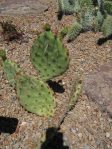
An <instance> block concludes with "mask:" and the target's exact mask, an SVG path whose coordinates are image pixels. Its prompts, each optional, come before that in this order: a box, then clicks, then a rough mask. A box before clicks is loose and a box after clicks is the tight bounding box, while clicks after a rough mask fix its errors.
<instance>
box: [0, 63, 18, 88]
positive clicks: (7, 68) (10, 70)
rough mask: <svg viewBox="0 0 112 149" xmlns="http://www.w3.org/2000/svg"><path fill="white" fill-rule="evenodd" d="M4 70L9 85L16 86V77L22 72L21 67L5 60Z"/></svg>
mask: <svg viewBox="0 0 112 149" xmlns="http://www.w3.org/2000/svg"><path fill="white" fill-rule="evenodd" d="M3 69H4V73H5V74H6V78H7V80H8V81H9V84H10V85H11V86H13V85H14V84H15V76H16V74H17V73H19V72H20V68H19V66H18V65H17V64H15V63H13V62H11V61H9V60H5V61H4V62H3Z"/></svg>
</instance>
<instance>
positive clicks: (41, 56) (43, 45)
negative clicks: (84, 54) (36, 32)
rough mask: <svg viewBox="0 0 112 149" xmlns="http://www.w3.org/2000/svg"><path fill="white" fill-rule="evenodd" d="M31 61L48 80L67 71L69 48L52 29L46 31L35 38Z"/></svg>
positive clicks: (42, 76) (43, 77)
mask: <svg viewBox="0 0 112 149" xmlns="http://www.w3.org/2000/svg"><path fill="white" fill-rule="evenodd" d="M31 61H32V63H33V65H34V67H35V68H36V69H37V71H38V72H39V74H40V77H41V78H42V79H43V80H45V81H47V80H49V79H51V78H53V77H56V76H58V75H60V74H62V73H63V72H65V71H66V69H67V68H68V65H69V56H68V51H67V49H66V48H65V47H64V46H63V44H62V42H61V41H60V40H59V38H57V37H55V36H54V35H53V33H52V32H51V31H45V32H44V33H42V34H40V36H39V37H38V38H37V39H36V40H35V42H34V44H33V46H32V48H31Z"/></svg>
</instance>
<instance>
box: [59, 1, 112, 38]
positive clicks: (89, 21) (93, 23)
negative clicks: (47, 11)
mask: <svg viewBox="0 0 112 149" xmlns="http://www.w3.org/2000/svg"><path fill="white" fill-rule="evenodd" d="M71 1H72V3H71V4H72V7H71V6H69V5H68V7H69V8H68V9H67V10H68V11H70V12H72V13H74V15H75V23H74V24H73V26H72V27H71V28H70V30H69V31H68V35H67V37H68V41H72V40H74V39H75V38H76V37H77V36H78V35H79V34H80V33H81V32H85V31H95V32H96V31H102V32H103V33H104V35H105V36H107V35H110V34H111V27H109V26H112V21H111V20H112V18H111V17H109V19H108V15H111V14H112V1H111V0H97V4H95V2H94V1H93V0H71ZM62 2H63V6H62ZM69 3H70V1H69ZM58 5H59V8H60V9H61V10H62V11H63V14H66V13H64V12H65V10H64V8H65V7H64V6H66V5H67V3H66V2H65V1H64V0H58ZM62 8H63V9H62ZM66 8H67V6H66ZM71 10H74V11H71ZM59 12H60V10H59ZM106 18H107V20H108V23H109V26H108V25H105V22H107V21H106ZM104 26H105V27H104ZM108 27H109V29H107V28H108ZM104 28H105V29H104ZM103 29H104V30H108V34H105V31H104V30H103Z"/></svg>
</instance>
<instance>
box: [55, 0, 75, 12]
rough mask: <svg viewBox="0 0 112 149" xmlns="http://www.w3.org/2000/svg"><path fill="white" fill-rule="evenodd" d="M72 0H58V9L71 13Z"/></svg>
mask: <svg viewBox="0 0 112 149" xmlns="http://www.w3.org/2000/svg"><path fill="white" fill-rule="evenodd" d="M74 4H75V1H74V0H58V11H59V12H62V13H63V14H72V13H73V12H74V11H75V9H74Z"/></svg>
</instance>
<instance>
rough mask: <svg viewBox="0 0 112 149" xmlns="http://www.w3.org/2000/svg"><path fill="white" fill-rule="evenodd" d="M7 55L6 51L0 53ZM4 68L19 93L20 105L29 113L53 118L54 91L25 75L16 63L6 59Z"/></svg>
mask: <svg viewBox="0 0 112 149" xmlns="http://www.w3.org/2000/svg"><path fill="white" fill-rule="evenodd" d="M0 53H5V51H4V52H3V51H0ZM0 56H1V57H2V58H3V61H2V63H3V64H2V66H3V70H4V73H5V75H6V78H7V80H8V81H9V84H10V85H11V86H14V87H15V89H16V91H17V96H18V98H19V102H20V104H21V105H22V106H23V107H24V108H25V109H26V110H27V111H29V112H32V113H35V114H37V115H39V116H46V117H48V116H53V114H54V111H55V101H54V97H53V92H52V90H51V89H50V88H49V87H48V85H47V83H44V82H43V81H41V80H40V79H38V80H37V79H36V78H34V77H32V76H31V77H29V76H27V75H25V74H24V73H23V72H22V71H21V70H20V68H19V66H17V64H16V63H14V62H11V61H9V60H8V59H4V56H6V55H4V54H0Z"/></svg>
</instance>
